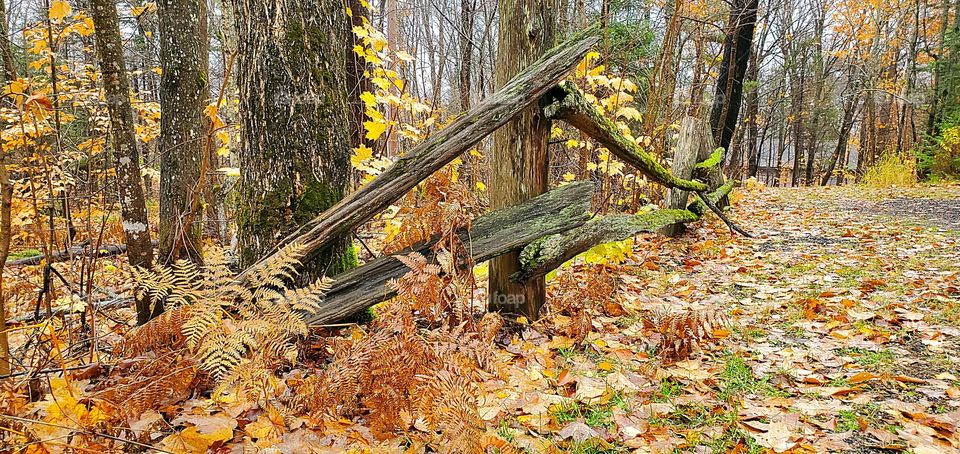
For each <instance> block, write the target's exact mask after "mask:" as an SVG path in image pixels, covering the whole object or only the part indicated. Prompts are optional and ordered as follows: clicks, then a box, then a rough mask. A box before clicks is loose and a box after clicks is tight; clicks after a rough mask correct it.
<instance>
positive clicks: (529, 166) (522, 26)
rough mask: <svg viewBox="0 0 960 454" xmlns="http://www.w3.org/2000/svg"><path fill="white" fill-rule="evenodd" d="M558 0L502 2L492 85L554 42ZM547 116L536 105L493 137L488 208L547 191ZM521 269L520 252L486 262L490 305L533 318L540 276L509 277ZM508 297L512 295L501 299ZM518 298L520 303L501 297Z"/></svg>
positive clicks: (540, 296) (540, 294)
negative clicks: (522, 280)
mask: <svg viewBox="0 0 960 454" xmlns="http://www.w3.org/2000/svg"><path fill="white" fill-rule="evenodd" d="M558 8H559V2H558V1H557V0H500V2H499V10H498V11H499V12H500V28H499V30H500V32H499V43H498V45H497V66H496V73H495V75H494V76H495V79H496V81H495V82H496V85H497V87H503V86H505V85H507V84H508V83H509V81H510V79H511V78H513V77H514V76H515V75H517V74H518V73H520V72H521V70H523V69H524V68H526V67H527V66H528V65H529V64H530V63H532V62H534V61H536V60H537V59H538V58H540V56H541V55H543V54H544V53H545V52H546V51H547V50H548V49H550V47H552V46H553V43H554V40H555V37H556V32H557V16H556V14H557V9H558ZM549 138H550V120H549V119H547V118H545V117H544V115H543V113H542V112H541V110H540V109H539V108H537V107H536V106H534V107H530V108H528V109H526V110H525V111H523V112H521V113H520V115H519V116H518V117H516V118H514V119H513V120H511V121H510V122H508V123H507V124H506V125H504V127H503V128H501V129H499V130H498V131H497V132H495V133H494V135H493V149H492V150H491V163H492V171H491V174H490V208H491V209H494V210H495V209H498V208H504V207H508V206H510V205H514V204H517V203H519V202H522V201H524V200H527V199H529V198H531V197H533V196H536V195H539V194H542V193H544V192H546V190H547V186H548V184H549V181H548V179H549V175H550V172H549V168H548V153H547V151H548V149H547V140H548V139H549ZM519 269H520V261H519V256H518V255H517V254H516V253H510V254H506V255H503V256H501V257H497V258H495V259H493V260H492V261H491V262H490V285H489V287H488V290H487V293H488V295H489V304H488V305H487V306H488V309H489V310H491V311H511V312H518V313H520V314H523V315H525V316H526V317H527V318H528V319H530V320H535V319H536V318H537V316H538V315H539V313H540V307H541V306H543V303H544V300H545V299H546V284H545V281H544V280H543V279H537V280H531V281H529V282H526V283H525V284H517V283H515V282H512V281H510V275H512V274H513V273H515V272H517V271H518V270H519ZM503 296H510V297H511V298H503ZM517 299H519V300H521V301H522V302H523V303H522V306H521V307H519V308H518V307H514V306H508V305H503V304H499V303H498V302H499V301H516V300H517Z"/></svg>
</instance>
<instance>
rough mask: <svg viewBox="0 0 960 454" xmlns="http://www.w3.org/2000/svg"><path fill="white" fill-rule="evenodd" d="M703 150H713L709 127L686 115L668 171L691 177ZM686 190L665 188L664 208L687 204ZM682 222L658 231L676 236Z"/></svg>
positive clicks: (680, 229) (687, 177) (684, 177)
mask: <svg viewBox="0 0 960 454" xmlns="http://www.w3.org/2000/svg"><path fill="white" fill-rule="evenodd" d="M704 150H710V151H711V152H712V151H713V138H712V137H711V135H710V128H708V127H707V125H706V123H704V121H703V120H701V119H699V118H696V117H691V116H686V117H684V118H683V120H682V121H681V122H680V140H679V141H678V142H677V151H676V152H675V153H674V155H673V164H672V165H671V166H670V171H671V173H673V175H675V176H676V177H678V178H683V179H685V180H689V179H691V178H692V177H693V169H694V167H696V165H697V162H700V161H701V156H702V154H703V151H704ZM688 194H689V192H688V191H685V190H682V189H678V188H669V189H668V190H667V198H666V203H665V205H666V208H669V209H675V210H679V209H683V208H684V207H685V206H687V195H688ZM683 230H684V224H682V223H676V224H671V225H668V226H666V227H664V228H663V229H662V230H661V231H660V232H661V233H662V234H663V235H665V236H671V237H673V236H677V235H680V234H681V233H683Z"/></svg>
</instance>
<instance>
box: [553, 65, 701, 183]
mask: <svg viewBox="0 0 960 454" xmlns="http://www.w3.org/2000/svg"><path fill="white" fill-rule="evenodd" d="M546 101H547V102H548V103H549V104H547V105H546V106H545V107H544V109H543V110H544V113H545V114H546V116H547V117H548V118H550V119H553V120H563V121H564V122H566V123H568V124H570V126H573V127H574V128H577V129H579V130H580V131H582V132H583V133H584V134H586V135H588V136H590V137H592V138H594V139H595V140H596V141H598V142H600V143H601V144H602V145H603V146H605V147H607V149H608V150H610V152H611V153H613V154H614V155H616V156H617V157H618V158H620V159H622V160H623V161H624V162H626V163H627V164H630V165H632V166H633V167H635V168H636V169H637V170H638V171H640V172H641V173H643V174H644V175H646V176H647V177H648V178H650V179H651V180H653V181H656V182H657V183H660V184H662V185H664V186H667V187H669V188H678V189H684V190H687V191H706V190H707V189H708V188H707V185H705V184H703V183H701V182H699V181H692V180H685V179H683V178H679V177H677V176H675V175H673V174H672V173H670V171H669V170H667V169H666V168H665V167H663V165H661V164H660V163H659V162H657V160H656V159H655V158H654V157H653V156H652V155H651V154H650V153H647V152H646V151H644V150H643V148H641V147H640V146H639V145H637V144H636V143H634V142H633V141H632V140H630V139H628V138H627V137H626V136H624V135H623V134H622V133H621V132H620V130H619V129H618V128H617V125H616V124H614V123H613V121H611V120H610V119H609V118H607V117H606V116H604V115H603V114H602V113H600V111H598V110H597V108H596V107H594V106H593V105H591V104H590V103H589V102H587V100H586V98H584V97H583V93H581V92H580V89H578V88H577V86H576V85H575V84H573V83H572V82H564V83H562V84H560V85H558V86H557V87H556V88H554V89H553V90H550V92H549V93H548V94H547V97H546Z"/></svg>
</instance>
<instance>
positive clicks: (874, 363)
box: [837, 347, 893, 371]
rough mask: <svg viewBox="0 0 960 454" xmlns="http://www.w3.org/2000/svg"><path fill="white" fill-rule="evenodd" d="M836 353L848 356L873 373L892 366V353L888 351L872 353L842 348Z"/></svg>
mask: <svg viewBox="0 0 960 454" xmlns="http://www.w3.org/2000/svg"><path fill="white" fill-rule="evenodd" d="M837 353H839V354H841V355H843V356H850V357H852V358H853V361H854V362H856V363H857V364H859V365H861V366H863V367H865V368H867V369H870V370H873V371H880V370H884V369H887V368H889V367H890V366H892V365H893V352H892V351H890V350H889V349H883V350H879V351H873V350H867V349H865V348H860V347H844V348H840V349H837Z"/></svg>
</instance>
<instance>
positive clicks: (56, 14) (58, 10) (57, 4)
mask: <svg viewBox="0 0 960 454" xmlns="http://www.w3.org/2000/svg"><path fill="white" fill-rule="evenodd" d="M72 12H73V7H72V6H70V4H69V3H67V2H65V1H62V0H56V1H54V2H53V3H52V4H50V11H48V14H49V17H50V20H52V21H60V20H63V18H64V17H67V16H69V15H70V13H72Z"/></svg>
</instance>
